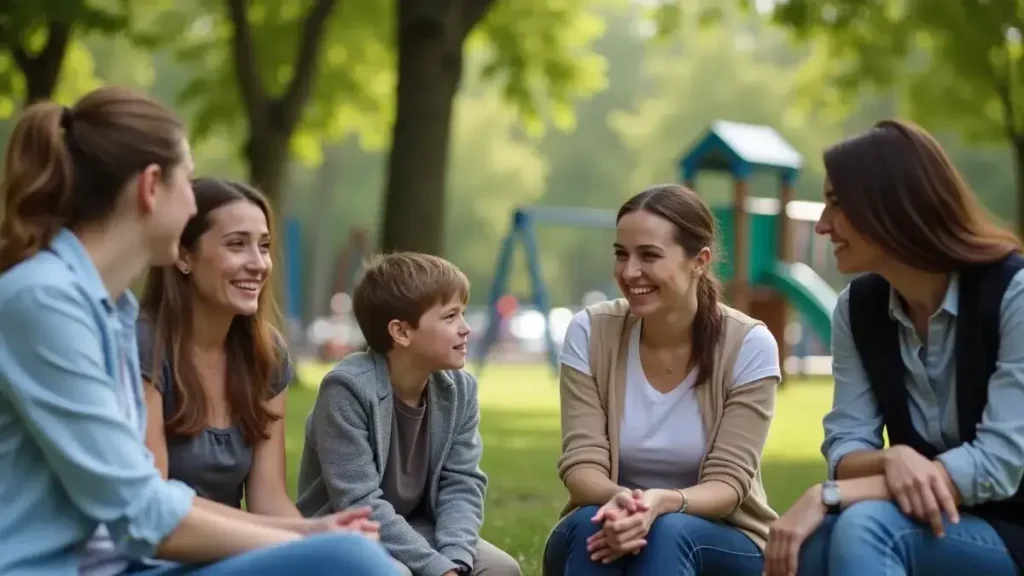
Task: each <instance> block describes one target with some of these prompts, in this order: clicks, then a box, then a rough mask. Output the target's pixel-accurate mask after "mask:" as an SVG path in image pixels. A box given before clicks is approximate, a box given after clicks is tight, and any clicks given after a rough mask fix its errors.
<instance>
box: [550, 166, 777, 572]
mask: <svg viewBox="0 0 1024 576" xmlns="http://www.w3.org/2000/svg"><path fill="white" fill-rule="evenodd" d="M714 242H715V221H714V217H713V216H712V214H711V212H710V210H708V207H707V206H706V205H705V204H704V202H703V201H701V199H700V197H699V196H697V194H696V193H694V192H693V191H691V190H689V189H687V188H684V187H682V186H677V185H661V186H654V187H652V188H649V189H647V190H645V191H643V192H641V193H640V194H637V195H636V196H634V197H633V198H631V199H630V200H629V201H627V202H626V203H625V204H624V205H623V206H622V208H620V209H619V213H618V218H617V225H616V240H615V244H614V250H615V279H616V280H617V282H618V285H619V289H620V290H621V291H622V293H623V295H624V296H625V298H621V299H618V300H614V301H609V302H602V303H599V304H596V305H593V306H590V307H588V308H586V309H585V310H583V311H582V312H580V313H579V314H577V315H576V317H575V318H573V320H572V322H571V323H570V324H569V328H568V330H567V331H566V335H565V344H564V346H563V347H562V354H561V357H560V361H561V376H560V387H561V403H562V457H561V458H560V460H559V462H558V469H559V475H560V477H561V479H562V482H563V483H564V484H565V487H566V489H567V490H568V492H569V502H568V504H567V505H566V506H565V508H564V509H563V511H562V518H561V521H560V522H559V523H558V525H557V526H556V527H555V529H554V531H553V532H552V534H551V536H550V537H549V539H548V543H547V546H546V549H545V553H544V572H545V573H546V574H548V575H550V576H554V575H556V574H558V575H561V574H572V575H573V576H595V575H620V574H679V575H682V576H696V575H698V574H702V575H712V574H735V575H741V576H742V575H748V574H749V575H751V576H760V574H761V571H762V567H763V549H764V544H765V539H766V538H767V536H768V527H769V525H770V524H771V522H772V521H773V520H774V519H775V518H776V517H777V516H776V514H775V512H774V511H773V510H772V509H771V508H770V507H769V506H768V502H767V498H766V496H765V491H764V487H763V486H762V484H761V473H760V469H761V462H760V459H761V451H762V449H763V448H764V443H765V440H766V439H767V436H768V428H769V425H770V423H771V419H772V413H773V408H774V404H775V391H776V387H777V384H778V383H779V381H780V379H781V370H780V369H779V351H778V345H777V343H776V342H775V338H774V337H773V336H772V334H771V332H769V331H768V329H767V328H766V327H765V326H764V324H763V323H761V322H759V321H757V320H754V319H753V318H750V317H748V316H746V315H744V314H742V313H740V312H738V311H736V310H733V309H731V308H729V307H727V306H725V305H723V304H721V303H720V302H719V298H718V292H719V290H718V284H717V282H716V281H715V279H714V277H713V276H712V274H711V268H710V266H711V260H712V247H713V245H714Z"/></svg>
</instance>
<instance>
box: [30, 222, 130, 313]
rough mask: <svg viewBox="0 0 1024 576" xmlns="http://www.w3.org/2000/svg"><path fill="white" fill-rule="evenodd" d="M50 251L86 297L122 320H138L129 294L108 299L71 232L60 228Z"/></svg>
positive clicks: (99, 278) (90, 261)
mask: <svg viewBox="0 0 1024 576" xmlns="http://www.w3.org/2000/svg"><path fill="white" fill-rule="evenodd" d="M50 251H51V252H53V253H54V254H55V255H56V256H57V258H60V260H61V261H62V262H64V264H66V265H67V267H68V268H70V269H71V271H72V272H74V273H75V276H76V277H78V279H79V281H80V282H81V283H82V286H83V287H85V289H86V291H87V292H88V293H89V295H90V296H91V297H93V298H95V299H96V301H97V302H100V303H102V304H103V306H104V307H105V308H106V309H107V310H108V311H110V312H117V314H118V316H119V317H120V318H122V319H125V320H130V321H134V320H135V318H136V317H138V312H139V305H138V302H137V301H136V300H135V297H134V296H133V295H132V293H131V291H130V290H125V291H124V293H123V294H121V295H120V296H119V297H118V298H117V299H116V300H114V299H113V298H112V297H111V296H110V292H109V291H107V287H106V285H105V284H103V278H101V277H100V272H99V270H97V269H96V265H95V264H94V263H93V261H92V257H90V256H89V253H88V252H87V251H86V250H85V246H83V245H82V242H81V241H80V240H79V239H78V237H77V236H75V234H74V233H73V232H72V231H71V230H69V229H67V228H61V229H60V231H58V232H57V235H56V236H54V238H53V241H52V242H50Z"/></svg>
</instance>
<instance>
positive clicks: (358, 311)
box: [352, 252, 469, 354]
mask: <svg viewBox="0 0 1024 576" xmlns="http://www.w3.org/2000/svg"><path fill="white" fill-rule="evenodd" d="M456 297H458V298H461V299H462V303H463V304H465V303H467V302H468V301H469V280H467V279H466V275H465V274H463V273H462V270H459V268H458V266H456V265H455V264H452V263H451V262H449V261H447V260H445V259H444V258H439V257H437V256H431V255H429V254H420V253H418V252H394V253H391V254H383V255H378V256H374V257H372V258H371V259H370V260H368V261H367V262H366V263H365V264H364V266H363V273H362V276H361V277H360V279H359V282H358V283H357V284H356V287H355V290H354V293H353V295H352V311H353V313H355V316H356V322H357V323H358V324H359V329H360V330H361V331H362V333H363V338H364V339H365V340H366V343H367V344H368V345H369V346H370V348H373V349H374V350H375V351H377V352H379V353H381V354H385V353H387V351H388V350H390V349H391V346H392V345H393V344H394V341H393V340H392V339H391V333H389V332H388V323H389V322H391V321H392V320H400V321H402V322H406V323H408V324H409V325H410V326H412V327H413V328H416V327H418V326H419V322H420V318H421V317H422V316H423V314H424V312H426V311H427V310H429V309H430V308H431V307H433V306H437V305H438V304H443V303H446V302H448V301H449V300H451V299H453V298H456Z"/></svg>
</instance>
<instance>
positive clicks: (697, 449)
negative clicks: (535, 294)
mask: <svg viewBox="0 0 1024 576" xmlns="http://www.w3.org/2000/svg"><path fill="white" fill-rule="evenodd" d="M640 327H641V322H637V323H636V324H635V325H634V326H633V329H632V331H631V333H630V337H629V356H628V360H627V365H626V393H625V406H624V407H623V418H622V421H621V423H620V424H619V484H620V485H622V486H625V487H627V488H639V489H641V490H646V489H651V488H686V487H688V486H693V485H695V484H696V483H697V471H698V470H699V469H700V464H701V461H703V460H704V456H705V453H704V452H705V444H706V438H705V435H704V426H703V423H702V421H701V414H700V406H699V405H698V403H697V398H696V394H695V391H694V388H693V384H694V382H695V381H696V379H697V369H696V368H694V369H693V370H691V371H690V373H689V374H688V375H687V376H686V377H685V379H684V380H683V382H682V383H681V384H680V385H679V386H678V387H676V388H675V389H674V390H672V391H671V392H669V393H667V394H662V393H661V392H658V391H657V390H655V389H654V388H653V387H651V385H650V383H649V382H648V381H647V377H646V376H645V375H644V371H643V367H642V366H641V364H640ZM559 361H560V362H561V363H562V364H565V365H566V366H571V367H572V368H575V369H576V370H579V371H580V372H583V373H584V374H587V375H591V372H590V315H589V314H587V311H586V310H583V311H581V312H579V313H578V314H576V316H575V317H573V319H572V322H570V323H569V327H568V328H567V330H566V333H565V343H564V344H563V346H562V353H561V355H560V356H559ZM764 378H775V379H776V380H781V379H782V371H781V370H780V368H779V346H778V343H776V342H775V337H774V336H772V333H771V332H769V331H768V329H767V328H765V327H764V326H762V325H758V326H755V327H754V328H753V329H752V330H750V332H748V333H747V336H746V337H745V338H744V339H743V344H742V346H741V348H740V352H739V355H738V356H737V357H736V365H735V367H734V369H733V383H732V386H733V388H737V387H739V386H743V385H744V384H749V383H751V382H755V381H757V380H762V379H764Z"/></svg>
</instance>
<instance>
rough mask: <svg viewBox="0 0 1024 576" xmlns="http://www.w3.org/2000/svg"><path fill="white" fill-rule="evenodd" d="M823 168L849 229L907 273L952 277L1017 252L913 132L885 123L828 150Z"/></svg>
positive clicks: (940, 154)
mask: <svg viewBox="0 0 1024 576" xmlns="http://www.w3.org/2000/svg"><path fill="white" fill-rule="evenodd" d="M824 160H825V172H826V174H827V175H828V179H829V182H830V183H831V185H832V189H833V192H834V193H835V196H836V198H837V200H838V201H839V207H840V209H841V210H842V211H843V214H844V215H845V216H846V217H847V218H848V219H849V220H850V224H852V225H853V227H854V228H855V229H857V230H858V231H859V232H861V233H863V234H864V235H865V236H867V237H868V238H870V239H871V240H872V241H873V242H874V243H876V244H878V245H879V246H880V247H881V248H883V249H884V250H885V251H886V252H887V253H889V254H892V255H893V256H894V257H896V258H898V259H899V260H900V261H902V262H903V263H904V264H907V265H908V266H912V267H914V268H918V269H920V270H927V271H931V272H952V271H955V270H959V269H961V268H964V267H965V266H969V265H971V264H982V263H986V262H993V261H996V260H999V259H1001V258H1003V257H1005V256H1006V255H1007V254H1009V253H1011V252H1014V251H1017V250H1020V241H1019V240H1018V239H1017V237H1016V236H1015V235H1014V234H1013V233H1012V232H1010V231H1008V230H1006V229H1004V228H1001V227H1000V226H998V225H997V224H995V223H994V222H993V220H992V218H991V217H990V216H989V215H988V213H987V212H986V210H985V209H984V207H982V205H981V203H980V202H979V201H978V198H977V196H975V194H974V192H973V191H972V190H971V189H970V187H969V186H968V185H967V183H966V182H965V181H964V179H963V177H962V176H961V175H960V173H959V172H958V171H957V169H956V167H954V166H953V163H952V162H951V161H950V160H949V158H948V157H947V156H946V153H945V152H944V151H943V150H942V147H941V146H940V145H939V143H938V142H937V141H936V140H935V138H933V137H932V136H931V135H930V134H928V132H926V131H925V130H924V129H922V128H921V127H919V126H917V125H915V124H912V123H910V122H904V121H899V120H883V121H881V122H878V123H877V124H875V125H874V126H873V127H872V128H871V129H870V130H868V131H867V132H865V133H864V134H861V135H859V136H855V137H853V138H850V139H848V140H845V141H843V142H840V143H838V144H836V145H835V146H832V147H831V148H829V149H828V150H826V151H825V155H824Z"/></svg>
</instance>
